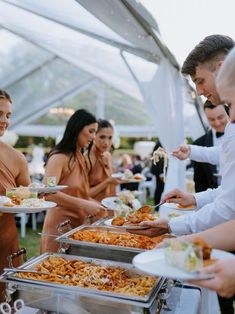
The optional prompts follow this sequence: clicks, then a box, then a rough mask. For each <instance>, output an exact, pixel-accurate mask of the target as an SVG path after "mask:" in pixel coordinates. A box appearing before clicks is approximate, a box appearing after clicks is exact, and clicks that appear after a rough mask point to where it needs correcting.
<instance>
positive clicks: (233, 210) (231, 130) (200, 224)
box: [170, 123, 235, 235]
mask: <svg viewBox="0 0 235 314" xmlns="http://www.w3.org/2000/svg"><path fill="white" fill-rule="evenodd" d="M209 149H210V151H212V149H214V156H212V155H213V154H212V153H208V151H209ZM218 149H219V151H218ZM216 150H217V153H216ZM205 154H206V153H205ZM207 158H208V162H211V161H212V160H214V161H215V160H217V161H218V160H219V159H220V160H221V172H222V181H221V186H220V187H219V188H217V189H208V190H207V191H205V192H200V193H196V194H195V195H194V196H195V199H196V204H197V209H198V211H196V212H193V213H191V214H188V215H184V216H181V217H176V218H173V219H171V220H170V228H171V230H172V232H173V233H174V234H176V235H183V234H189V233H195V232H200V231H203V230H206V229H208V228H211V227H214V226H216V225H218V224H221V223H223V222H225V221H228V220H232V219H235V123H229V124H227V126H226V128H225V135H224V139H223V143H222V145H221V150H220V148H219V147H212V148H208V150H207ZM209 160H210V161H209Z"/></svg>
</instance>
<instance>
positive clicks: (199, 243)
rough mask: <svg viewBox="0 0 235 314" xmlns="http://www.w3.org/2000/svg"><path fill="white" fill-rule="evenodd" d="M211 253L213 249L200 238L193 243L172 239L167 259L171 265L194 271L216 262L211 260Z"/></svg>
mask: <svg viewBox="0 0 235 314" xmlns="http://www.w3.org/2000/svg"><path fill="white" fill-rule="evenodd" d="M211 251H212V249H211V247H210V246H209V245H208V244H207V243H206V242H205V241H204V240H203V239H201V238H199V237H196V238H195V239H194V241H193V242H186V241H182V240H179V239H171V240H169V241H168V242H167V247H166V249H165V259H166V261H167V262H168V263H169V264H170V265H173V266H175V267H178V268H181V269H183V270H186V271H194V270H197V269H199V268H201V267H202V266H203V265H209V264H211V263H213V262H214V261H215V260H213V259H211Z"/></svg>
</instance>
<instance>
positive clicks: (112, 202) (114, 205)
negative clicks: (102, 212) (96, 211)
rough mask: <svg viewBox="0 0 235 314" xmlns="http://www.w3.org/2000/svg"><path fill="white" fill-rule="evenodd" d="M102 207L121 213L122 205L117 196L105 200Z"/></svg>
mask: <svg viewBox="0 0 235 314" xmlns="http://www.w3.org/2000/svg"><path fill="white" fill-rule="evenodd" d="M101 205H103V206H104V207H106V208H107V209H110V210H116V211H119V210H120V208H121V204H120V203H118V197H117V196H109V197H106V198H103V199H102V201H101Z"/></svg>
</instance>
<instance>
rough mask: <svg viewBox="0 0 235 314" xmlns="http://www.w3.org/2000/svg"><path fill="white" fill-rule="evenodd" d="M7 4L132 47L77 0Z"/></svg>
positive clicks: (12, 0)
mask: <svg viewBox="0 0 235 314" xmlns="http://www.w3.org/2000/svg"><path fill="white" fill-rule="evenodd" d="M5 2H7V3H11V4H15V5H17V6H19V7H20V8H24V9H26V10H29V11H31V12H33V13H37V14H38V15H41V16H44V17H47V18H49V19H51V20H54V21H57V22H59V23H62V24H63V25H67V26H70V27H72V28H77V29H79V30H81V31H84V32H86V33H90V34H94V35H97V36H102V37H104V38H106V39H107V40H109V41H113V42H117V43H120V44H123V45H131V43H130V42H128V41H127V40H125V39H124V38H123V37H121V36H119V35H118V34H117V33H115V32H114V31H113V30H111V29H110V28H109V27H108V26H107V25H105V24H104V23H103V22H102V21H100V20H98V19H97V18H96V17H95V16H94V15H92V14H91V13H90V12H88V11H87V10H86V9H85V8H83V7H82V6H81V5H79V4H78V3H77V2H76V1H75V0H66V1H64V0H50V1H37V0H23V1H22V0H7V1H5ZM131 46H132V45H131Z"/></svg>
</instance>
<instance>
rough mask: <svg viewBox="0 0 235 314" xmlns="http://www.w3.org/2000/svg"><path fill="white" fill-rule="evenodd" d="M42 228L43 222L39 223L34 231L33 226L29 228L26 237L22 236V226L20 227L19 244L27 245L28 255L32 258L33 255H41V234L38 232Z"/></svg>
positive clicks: (21, 245)
mask: <svg viewBox="0 0 235 314" xmlns="http://www.w3.org/2000/svg"><path fill="white" fill-rule="evenodd" d="M41 230H42V224H40V225H39V224H38V225H37V231H33V230H32V228H31V227H28V228H27V231H26V237H25V238H21V237H20V228H19V227H18V235H19V243H20V244H19V246H20V248H21V247H25V248H26V251H27V257H28V258H30V257H32V256H38V255H39V246H40V238H41V236H40V235H39V234H38V233H39V232H41Z"/></svg>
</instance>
